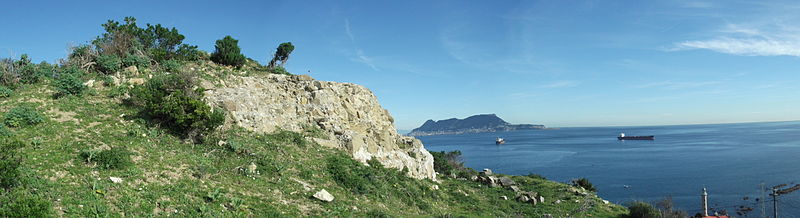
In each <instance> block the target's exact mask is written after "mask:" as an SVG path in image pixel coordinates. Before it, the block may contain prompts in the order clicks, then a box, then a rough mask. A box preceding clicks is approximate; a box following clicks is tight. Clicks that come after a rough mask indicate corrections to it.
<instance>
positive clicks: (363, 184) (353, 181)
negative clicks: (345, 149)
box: [327, 156, 375, 194]
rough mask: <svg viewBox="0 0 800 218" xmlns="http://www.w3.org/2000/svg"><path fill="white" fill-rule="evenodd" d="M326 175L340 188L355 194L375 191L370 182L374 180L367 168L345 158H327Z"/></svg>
mask: <svg viewBox="0 0 800 218" xmlns="http://www.w3.org/2000/svg"><path fill="white" fill-rule="evenodd" d="M327 162H328V173H330V174H331V176H333V180H334V181H336V183H338V184H339V185H340V186H342V187H345V188H348V189H350V191H352V192H353V193H356V194H368V193H371V192H373V190H375V187H374V184H373V183H372V181H373V180H374V179H375V178H374V175H375V174H373V173H370V170H369V167H367V166H364V165H362V164H361V163H359V162H358V161H355V160H353V159H351V158H349V157H346V156H332V157H330V158H328V160H327Z"/></svg>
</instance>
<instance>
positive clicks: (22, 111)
mask: <svg viewBox="0 0 800 218" xmlns="http://www.w3.org/2000/svg"><path fill="white" fill-rule="evenodd" d="M42 122H44V116H42V113H40V112H39V111H37V110H36V109H34V108H32V107H29V106H17V107H15V108H12V109H11V111H9V112H8V113H6V115H5V116H3V123H4V124H5V125H6V126H9V127H22V126H30V125H36V124H39V123H42Z"/></svg>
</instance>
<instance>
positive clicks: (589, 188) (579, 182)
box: [572, 178, 597, 192]
mask: <svg viewBox="0 0 800 218" xmlns="http://www.w3.org/2000/svg"><path fill="white" fill-rule="evenodd" d="M572 185H574V186H578V187H582V188H584V189H586V190H587V191H593V192H594V191H597V189H595V188H594V185H593V184H592V183H591V182H589V179H587V178H580V179H576V180H572Z"/></svg>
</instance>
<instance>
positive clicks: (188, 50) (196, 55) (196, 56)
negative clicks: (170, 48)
mask: <svg viewBox="0 0 800 218" xmlns="http://www.w3.org/2000/svg"><path fill="white" fill-rule="evenodd" d="M175 53H176V56H177V57H176V58H177V59H179V60H184V61H196V60H200V59H204V58H208V57H207V56H208V54H206V53H205V52H203V51H200V50H198V49H197V46H196V45H187V44H182V45H180V46H178V50H177V51H175Z"/></svg>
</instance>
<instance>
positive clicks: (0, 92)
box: [0, 86, 14, 98]
mask: <svg viewBox="0 0 800 218" xmlns="http://www.w3.org/2000/svg"><path fill="white" fill-rule="evenodd" d="M13 94H14V91H12V90H11V89H9V88H6V87H5V86H0V98H7V97H10V96H11V95H13Z"/></svg>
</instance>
